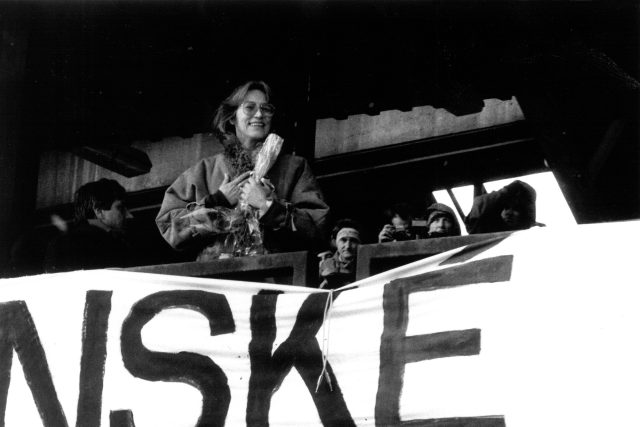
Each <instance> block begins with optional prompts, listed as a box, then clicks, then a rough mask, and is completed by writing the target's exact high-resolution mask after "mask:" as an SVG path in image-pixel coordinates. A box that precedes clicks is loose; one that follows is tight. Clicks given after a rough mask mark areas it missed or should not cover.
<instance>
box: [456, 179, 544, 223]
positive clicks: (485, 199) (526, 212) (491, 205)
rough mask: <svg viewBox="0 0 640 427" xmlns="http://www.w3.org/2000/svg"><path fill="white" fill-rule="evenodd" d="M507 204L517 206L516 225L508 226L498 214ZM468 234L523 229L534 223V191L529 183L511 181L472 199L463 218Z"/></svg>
mask: <svg viewBox="0 0 640 427" xmlns="http://www.w3.org/2000/svg"><path fill="white" fill-rule="evenodd" d="M507 206H517V207H518V209H519V211H520V212H521V215H522V221H521V224H520V225H519V226H518V227H515V228H514V227H509V226H508V225H507V224H505V223H504V221H503V220H502V218H501V217H500V214H501V212H502V210H503V209H504V208H505V207H507ZM465 224H466V226H467V231H468V232H469V234H479V233H496V232H500V231H514V230H525V229H527V228H530V227H533V226H534V225H536V191H535V190H534V189H533V187H531V186H530V185H529V184H527V183H524V182H522V181H518V180H516V181H513V182H512V183H510V184H509V185H507V186H505V187H502V188H501V189H500V190H498V191H492V192H491V193H487V194H483V195H481V196H478V197H476V198H474V199H473V206H472V207H471V211H470V212H469V215H467V218H466V219H465Z"/></svg>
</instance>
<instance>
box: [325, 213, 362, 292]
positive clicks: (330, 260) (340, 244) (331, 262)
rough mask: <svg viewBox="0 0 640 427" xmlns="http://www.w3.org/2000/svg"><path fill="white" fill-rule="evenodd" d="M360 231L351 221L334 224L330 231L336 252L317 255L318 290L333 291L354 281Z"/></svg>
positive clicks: (342, 220)
mask: <svg viewBox="0 0 640 427" xmlns="http://www.w3.org/2000/svg"><path fill="white" fill-rule="evenodd" d="M360 230H361V227H360V225H359V224H358V223H357V222H356V221H354V220H352V219H349V218H343V219H341V220H338V221H337V222H336V225H335V227H333V230H332V231H331V239H333V240H334V241H335V245H336V251H335V252H334V253H333V254H331V253H330V252H323V253H322V254H320V255H318V256H319V257H320V265H319V273H320V280H321V283H320V286H319V287H320V288H327V289H335V288H339V287H341V286H344V285H346V284H349V283H352V282H354V281H355V278H356V258H357V254H358V246H360V243H361V242H362V238H361V232H360Z"/></svg>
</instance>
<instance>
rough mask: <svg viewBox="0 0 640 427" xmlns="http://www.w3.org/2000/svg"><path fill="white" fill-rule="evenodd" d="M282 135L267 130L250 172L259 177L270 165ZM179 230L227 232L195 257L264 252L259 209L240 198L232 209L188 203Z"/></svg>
mask: <svg viewBox="0 0 640 427" xmlns="http://www.w3.org/2000/svg"><path fill="white" fill-rule="evenodd" d="M282 143H283V139H282V138H281V137H279V136H278V135H276V134H273V133H272V134H269V136H267V139H266V140H265V141H264V143H263V145H262V148H261V149H260V151H259V152H258V155H257V157H256V162H255V166H254V169H253V172H252V176H253V177H254V179H256V181H260V180H261V179H262V178H264V176H265V175H266V174H267V172H268V171H269V169H271V167H272V166H273V164H274V163H275V161H276V159H277V158H278V154H280V150H281V149H282ZM178 221H179V224H178V227H176V229H177V230H179V231H178V232H179V233H190V234H191V235H193V236H196V235H200V236H209V235H226V237H225V239H224V241H222V239H218V241H216V242H215V243H214V244H212V245H209V246H207V247H206V248H205V249H204V250H203V252H202V253H201V254H200V256H198V260H203V261H204V260H209V259H215V258H227V257H232V256H247V255H259V254H262V253H264V245H263V238H262V230H261V229H260V223H259V221H258V211H257V209H254V208H253V207H251V206H249V205H248V204H247V203H246V201H242V200H241V201H240V203H238V206H237V207H236V208H235V209H227V208H223V207H216V208H205V207H204V206H198V205H197V204H196V203H190V204H189V205H187V213H186V214H184V215H182V216H181V217H180V218H178Z"/></svg>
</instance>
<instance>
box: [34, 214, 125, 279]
mask: <svg viewBox="0 0 640 427" xmlns="http://www.w3.org/2000/svg"><path fill="white" fill-rule="evenodd" d="M130 260H131V248H130V246H129V244H128V243H127V241H126V240H125V239H124V238H123V236H122V235H121V234H119V233H116V232H108V231H105V230H103V229H102V228H100V227H96V226H94V225H91V224H89V223H88V222H86V221H82V222H79V223H77V224H76V225H75V226H74V227H73V228H72V229H71V230H69V232H67V233H65V234H63V235H61V236H59V237H57V238H55V239H54V240H53V241H52V242H51V243H50V244H49V246H48V247H47V252H46V254H45V260H44V270H45V272H47V273H55V272H61V271H72V270H91V269H96V268H106V267H128V266H130V265H131V263H130Z"/></svg>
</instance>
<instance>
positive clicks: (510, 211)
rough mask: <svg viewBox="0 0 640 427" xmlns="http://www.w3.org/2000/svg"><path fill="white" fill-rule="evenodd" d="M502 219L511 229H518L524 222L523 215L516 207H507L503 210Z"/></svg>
mask: <svg viewBox="0 0 640 427" xmlns="http://www.w3.org/2000/svg"><path fill="white" fill-rule="evenodd" d="M500 217H501V218H502V221H504V223H505V224H507V225H508V226H509V227H517V226H519V225H520V223H521V221H522V213H521V212H520V210H518V209H516V208H514V207H506V208H504V209H502V212H500Z"/></svg>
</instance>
